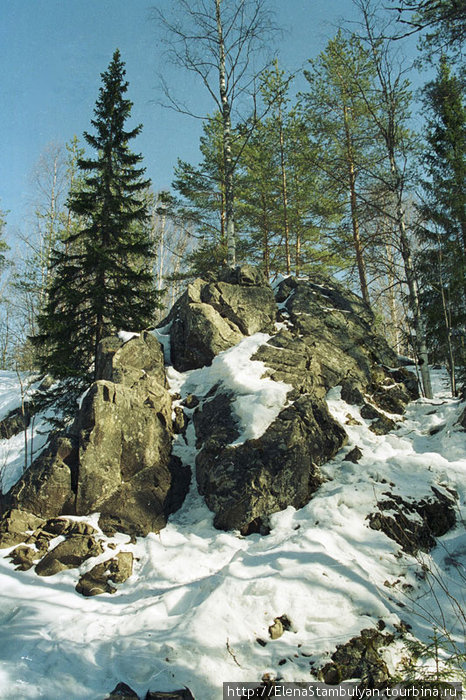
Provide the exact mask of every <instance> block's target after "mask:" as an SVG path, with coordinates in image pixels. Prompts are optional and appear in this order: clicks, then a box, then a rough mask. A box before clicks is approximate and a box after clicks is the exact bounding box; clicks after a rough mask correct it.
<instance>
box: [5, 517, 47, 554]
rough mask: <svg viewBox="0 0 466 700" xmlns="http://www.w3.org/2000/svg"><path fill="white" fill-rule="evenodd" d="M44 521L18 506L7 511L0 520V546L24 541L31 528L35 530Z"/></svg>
mask: <svg viewBox="0 0 466 700" xmlns="http://www.w3.org/2000/svg"><path fill="white" fill-rule="evenodd" d="M43 523H44V520H43V519H42V518H38V517H37V516H36V515H33V514H32V513H28V512H27V511H25V510H21V509H19V508H12V509H11V510H9V511H7V512H6V513H5V514H4V515H3V518H2V520H1V521H0V547H12V546H13V545H15V544H20V543H21V542H25V540H26V539H27V538H28V536H29V532H30V531H31V530H35V529H36V528H38V527H40V526H41V525H42V524H43Z"/></svg>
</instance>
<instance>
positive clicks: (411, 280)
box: [397, 200, 433, 399]
mask: <svg viewBox="0 0 466 700" xmlns="http://www.w3.org/2000/svg"><path fill="white" fill-rule="evenodd" d="M397 224H398V231H399V236H400V248H401V256H402V258H403V263H404V269H405V274H406V282H407V284H408V290H409V302H410V304H409V305H410V308H411V312H412V314H413V320H414V330H415V333H416V346H417V348H416V349H417V355H418V363H419V370H420V373H421V378H422V387H423V390H424V396H425V397H426V398H427V399H431V398H432V397H433V394H432V384H431V381H430V372H429V357H428V352H427V344H426V329H425V327H424V319H423V318H422V314H421V307H420V303H419V289H418V284H417V278H416V273H415V270H414V264H413V258H412V253H411V246H410V244H409V239H408V235H407V233H406V224H405V218H404V210H403V206H402V204H401V201H399V200H398V202H397Z"/></svg>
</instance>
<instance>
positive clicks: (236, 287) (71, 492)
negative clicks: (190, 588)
mask: <svg viewBox="0 0 466 700" xmlns="http://www.w3.org/2000/svg"><path fill="white" fill-rule="evenodd" d="M277 322H278V324H277ZM162 325H163V326H165V327H166V328H167V329H168V332H169V335H170V352H171V361H172V363H173V366H174V367H175V369H177V370H179V371H185V370H191V369H195V368H200V367H203V366H205V365H209V364H210V363H211V362H212V361H213V359H214V357H215V356H216V355H217V354H218V353H219V352H221V351H223V350H226V349H228V348H230V347H232V346H233V345H236V344H237V343H238V342H239V341H240V340H242V339H243V338H244V337H245V336H247V335H251V334H254V333H257V332H267V333H270V335H271V338H270V340H269V341H268V342H266V343H263V344H262V345H261V346H260V347H259V349H258V350H257V352H256V353H255V355H254V356H253V357H252V358H251V359H252V360H259V361H262V362H263V363H264V376H265V377H267V378H269V379H270V380H271V381H277V382H285V383H286V384H287V385H289V387H290V391H289V392H288V395H287V397H286V402H285V403H284V404H283V408H282V410H279V411H278V415H277V414H275V415H276V418H275V419H274V420H272V423H271V424H270V425H269V426H268V427H267V428H266V429H265V431H264V433H263V434H262V435H260V436H259V437H257V438H255V439H249V440H247V441H245V442H243V443H241V444H236V443H237V441H238V438H239V436H240V427H239V425H238V422H237V417H236V414H235V410H234V406H233V402H234V399H235V397H234V396H233V395H232V394H231V393H229V391H228V389H227V388H226V387H225V386H224V385H223V384H222V381H221V378H220V381H219V383H218V385H217V386H215V387H213V388H212V390H211V391H210V393H209V394H208V395H207V396H193V395H189V396H187V397H186V398H185V399H184V401H183V402H182V405H181V406H180V405H178V406H175V410H174V411H173V409H172V397H171V395H170V394H169V392H168V388H167V380H166V376H165V368H164V358H163V353H162V349H161V346H160V344H159V343H158V341H157V340H156V339H155V337H154V336H152V335H151V334H148V333H143V334H142V335H141V336H139V337H135V338H133V339H131V340H129V341H128V342H126V343H124V342H123V341H122V340H120V339H119V338H116V337H115V338H107V339H105V340H104V341H103V342H102V343H101V346H100V348H99V353H98V357H97V367H99V368H100V378H99V380H98V381H97V382H95V383H94V384H93V385H92V386H91V388H90V389H89V391H88V392H87V394H86V396H85V397H84V399H83V401H82V405H81V408H80V410H79V412H78V415H77V418H76V420H75V422H74V425H73V426H72V428H71V429H70V430H69V431H68V433H67V434H60V435H55V436H53V437H52V439H51V440H50V442H49V444H48V446H47V448H46V449H45V450H44V451H43V453H42V454H41V456H40V457H39V458H38V459H37V460H36V461H35V462H34V463H33V464H32V465H31V467H30V468H29V469H28V470H27V472H26V473H25V474H24V475H23V477H22V478H21V479H20V481H19V482H18V483H17V484H16V485H15V486H14V487H13V488H12V489H11V491H10V492H9V493H8V494H7V495H6V498H5V502H6V507H8V508H10V509H11V508H13V509H15V508H16V509H17V508H20V509H22V510H27V511H29V512H31V513H33V514H34V515H36V516H39V517H41V518H45V519H50V518H53V517H56V516H58V515H66V514H69V515H87V514H89V513H92V512H96V511H98V512H99V513H100V521H99V525H100V526H101V527H102V528H103V530H104V531H105V532H106V533H108V534H112V533H114V532H115V531H117V530H118V531H123V532H127V533H129V534H131V535H146V534H147V533H148V532H156V531H158V530H160V529H161V528H163V527H164V525H165V524H166V520H167V516H168V514H169V513H171V512H173V511H174V510H176V509H177V508H178V507H179V506H180V505H181V503H182V501H183V498H184V496H185V494H186V492H187V489H188V485H189V479H190V473H189V468H187V467H184V466H183V465H182V464H181V462H180V460H179V459H178V458H176V457H174V456H173V455H172V453H171V450H172V440H173V436H174V434H175V433H177V434H179V435H180V439H184V438H185V436H186V430H187V427H188V420H190V419H192V420H193V422H194V428H195V434H196V447H197V449H198V454H197V458H196V478H197V483H198V486H199V490H200V492H201V493H202V494H203V495H204V498H205V500H206V503H207V505H208V506H209V508H210V509H211V510H212V511H213V512H214V513H215V520H214V522H215V525H216V526H217V527H218V528H222V529H239V530H240V531H241V532H242V533H244V534H249V533H252V532H262V533H265V532H267V531H268V524H267V523H268V518H269V516H270V515H271V514H272V513H274V512H276V511H279V510H282V509H284V508H286V507H287V506H290V505H292V506H294V507H295V508H300V507H302V506H304V505H305V504H306V503H307V502H308V501H309V500H310V498H311V497H312V495H313V493H314V492H315V491H316V490H317V489H318V487H319V485H320V484H321V483H322V476H321V473H320V471H319V466H320V465H322V464H323V463H324V462H326V461H328V460H329V459H331V458H332V457H333V456H334V455H335V453H336V452H337V451H338V450H339V449H340V447H341V446H342V445H343V444H344V443H345V441H346V434H345V430H344V428H343V427H342V426H340V425H339V424H338V423H337V421H336V420H334V419H333V418H332V416H331V415H330V414H329V412H328V409H327V406H326V403H325V400H324V399H325V395H326V393H327V392H328V391H329V390H330V389H332V388H333V387H335V386H337V385H341V387H342V389H341V394H342V398H343V399H345V400H346V401H347V402H349V403H357V404H361V405H363V408H362V411H361V414H362V415H364V416H366V417H370V418H371V419H375V420H374V423H373V424H372V426H371V430H372V431H373V432H375V433H376V434H382V433H384V432H387V431H388V430H392V429H394V427H395V423H394V421H393V414H401V413H402V412H403V411H404V407H405V405H406V403H407V402H408V401H409V400H410V399H412V398H416V397H417V383H416V381H415V379H414V378H413V377H412V375H410V373H409V372H408V371H407V370H406V369H404V368H402V369H395V365H396V359H397V358H396V356H395V355H394V353H393V352H392V351H391V350H390V349H389V347H388V345H387V343H386V342H385V341H384V340H383V338H381V337H380V336H379V335H377V333H375V332H374V330H373V325H374V319H373V316H372V313H371V311H370V310H369V309H368V307H367V306H366V305H365V304H364V302H363V301H362V300H361V299H360V298H359V297H357V296H356V295H355V294H352V293H351V292H349V291H348V290H346V289H345V288H344V287H343V286H342V285H340V284H339V283H338V282H337V281H335V280H328V279H324V278H320V277H315V278H313V279H312V280H308V281H302V280H296V279H294V278H291V277H290V278H287V279H285V280H284V281H282V282H281V284H280V285H279V286H278V288H277V289H276V291H275V296H274V292H273V290H272V288H271V286H270V285H269V284H268V282H267V281H266V280H265V279H264V277H263V276H262V274H261V273H260V272H259V271H258V270H256V269H254V268H252V267H249V266H244V267H238V268H236V269H234V270H231V269H228V270H225V271H224V272H223V273H222V274H220V275H219V277H218V278H217V279H210V278H209V279H205V280H203V279H197V280H195V281H194V282H193V283H192V284H190V285H189V286H188V289H187V291H186V292H185V293H184V294H183V295H182V296H181V297H180V299H179V300H178V301H177V302H176V303H175V305H174V307H173V309H172V311H171V312H170V314H169V316H168V317H167V319H165V321H164V322H162ZM183 407H184V408H185V409H186V412H185V411H183ZM387 414H389V415H387ZM191 416H192V418H191ZM354 459H355V460H357V455H355V456H354ZM17 557H18V560H19V559H20V558H21V557H23V559H24V562H25V565H27V564H28V562H29V560H30V553H28V552H18V553H17ZM101 573H102V572H101V571H100V570H99V571H97V572H95V576H97V578H99V577H101ZM83 585H84V584H83ZM105 585H107V584H105Z"/></svg>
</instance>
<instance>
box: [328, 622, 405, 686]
mask: <svg viewBox="0 0 466 700" xmlns="http://www.w3.org/2000/svg"><path fill="white" fill-rule="evenodd" d="M393 640H394V636H393V635H389V634H382V633H381V632H379V631H378V630H376V629H364V630H361V633H360V635H359V636H358V637H353V638H352V639H350V641H349V642H347V643H346V644H339V645H338V646H337V650H336V651H335V652H334V653H333V654H332V657H331V658H332V661H331V662H329V663H328V664H326V665H325V666H324V667H323V668H322V669H321V671H320V672H319V674H318V675H319V677H320V679H321V680H322V681H324V682H325V683H327V684H329V685H337V684H338V683H342V682H343V681H345V680H349V679H360V684H359V687H360V688H383V687H385V686H386V685H387V683H388V681H389V680H390V674H389V671H388V667H387V664H386V663H385V661H384V659H383V657H382V654H381V650H382V649H383V648H384V647H386V646H388V645H389V644H391V643H392V642H393Z"/></svg>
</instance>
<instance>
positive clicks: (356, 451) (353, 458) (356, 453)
mask: <svg viewBox="0 0 466 700" xmlns="http://www.w3.org/2000/svg"><path fill="white" fill-rule="evenodd" d="M361 457H362V451H361V449H360V448H359V447H358V446H357V445H356V447H353V449H352V450H351V451H350V452H348V454H347V455H346V457H345V458H344V460H343V461H344V462H353V463H354V464H357V463H358V462H359V460H360V459H361Z"/></svg>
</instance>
